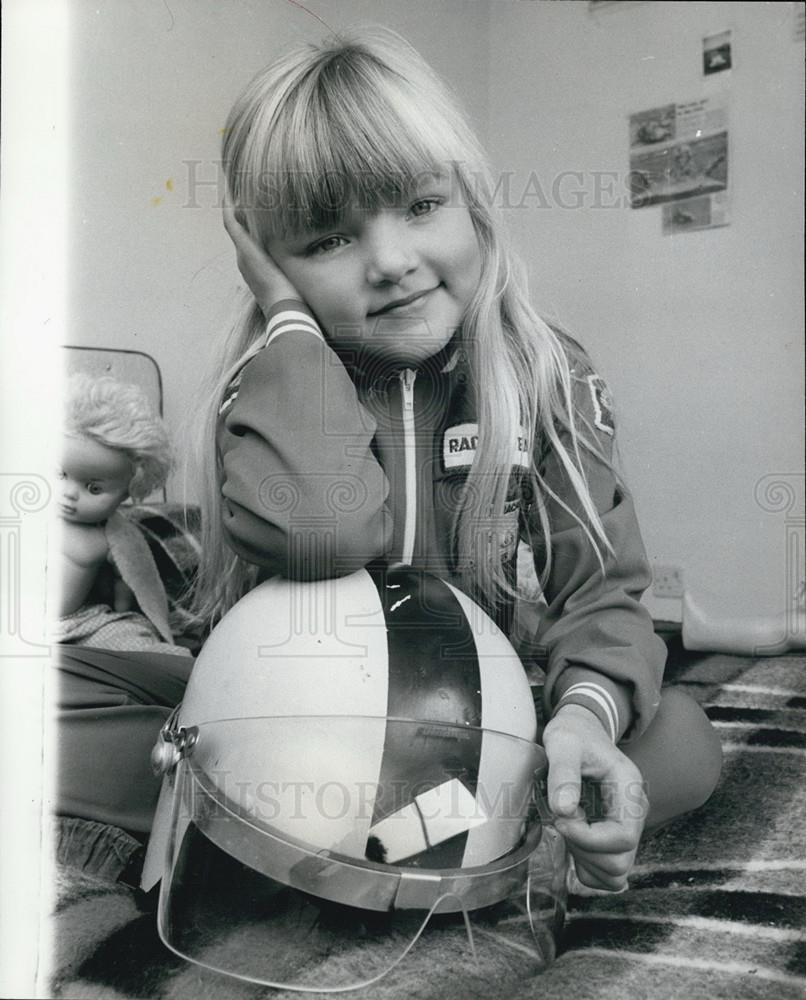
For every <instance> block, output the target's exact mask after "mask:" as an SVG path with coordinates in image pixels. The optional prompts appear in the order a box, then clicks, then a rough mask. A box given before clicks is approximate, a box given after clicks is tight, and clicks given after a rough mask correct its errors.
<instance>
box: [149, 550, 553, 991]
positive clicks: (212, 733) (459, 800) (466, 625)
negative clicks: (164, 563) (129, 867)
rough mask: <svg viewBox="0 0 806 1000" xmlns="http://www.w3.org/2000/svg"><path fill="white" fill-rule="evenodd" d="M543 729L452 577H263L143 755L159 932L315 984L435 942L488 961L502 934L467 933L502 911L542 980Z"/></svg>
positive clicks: (275, 980)
mask: <svg viewBox="0 0 806 1000" xmlns="http://www.w3.org/2000/svg"><path fill="white" fill-rule="evenodd" d="M536 736H537V721H536V714H535V709H534V702H533V698H532V693H531V688H530V686H529V682H528V679H527V677H526V674H525V671H524V668H523V666H522V664H521V661H520V659H519V658H518V656H517V654H516V653H515V651H514V649H513V648H512V646H511V644H510V643H509V641H508V639H507V638H506V636H505V635H504V634H503V633H502V632H501V631H500V630H499V629H498V628H497V627H496V625H495V624H494V622H493V621H492V619H491V618H490V617H489V616H488V615H487V614H486V613H485V612H484V611H483V610H482V609H481V608H480V607H479V606H478V605H477V604H476V603H475V602H474V601H472V600H471V599H470V598H469V597H467V596H466V595H465V594H463V593H462V592H461V591H459V590H458V589H457V588H455V587H454V586H452V585H451V584H449V583H447V582H445V581H443V580H441V579H439V578H438V577H436V576H433V575H431V574H428V573H424V572H421V571H419V570H415V569H412V568H410V567H396V568H392V569H389V568H386V567H381V568H377V569H376V568H373V569H371V570H370V569H363V570H360V571H359V572H356V573H354V574H352V575H350V576H346V577H342V578H338V579H335V580H327V581H314V582H304V581H289V580H281V579H279V578H278V579H274V580H270V581H267V582H265V583H263V584H261V585H259V586H258V587H256V588H255V589H254V590H252V591H251V592H250V593H249V594H248V595H247V596H246V597H244V598H243V599H242V600H241V601H240V602H239V603H238V604H237V605H236V606H235V607H234V608H233V609H232V610H231V611H230V612H229V613H228V614H227V615H226V616H225V617H224V618H223V619H222V620H221V622H220V623H219V624H218V626H217V627H216V628H215V629H214V630H213V632H212V633H211V635H210V637H209V638H208V640H207V641H206V643H205V645H204V647H203V649H202V651H201V653H200V654H199V657H198V658H197V660H196V663H195V665H194V668H193V671H192V674H191V677H190V680H189V683H188V686H187V690H186V693H185V697H184V699H183V702H182V704H181V705H180V706H179V707H178V708H177V709H176V710H175V712H174V713H173V715H172V717H171V718H170V719H169V720H168V722H167V723H166V725H165V726H164V728H163V730H162V732H161V734H160V739H159V741H158V743H157V746H156V747H155V750H154V754H153V759H154V763H155V767H156V769H157V770H159V771H161V772H162V773H164V779H163V788H162V793H161V796H160V803H159V806H158V810H157V816H156V819H155V823H154V829H153V832H152V837H151V842H150V845H149V854H148V858H147V861H146V872H145V875H144V887H145V888H148V887H149V884H148V883H149V881H151V882H153V880H154V879H156V878H161V883H162V884H161V887H160V902H159V907H158V926H159V932H160V935H161V937H162V939H163V941H164V942H165V944H166V945H168V947H170V948H171V949H173V950H174V951H176V952H177V953H178V954H180V955H181V956H183V957H184V958H186V959H188V960H190V961H193V962H196V963H198V964H200V965H203V966H207V967H208V968H213V969H216V970H217V971H220V972H224V973H227V974H229V975H235V976H237V977H238V978H241V979H245V980H248V981H251V982H257V983H262V984H265V985H270V986H276V987H282V988H286V989H300V990H315V991H321V992H326V991H328V990H343V989H345V988H351V987H358V986H362V985H367V984H369V983H370V982H374V981H375V980H376V979H378V978H380V976H381V975H383V974H385V973H386V972H387V971H388V970H389V969H390V968H391V967H392V966H394V965H395V964H397V962H399V961H400V960H401V959H402V958H403V956H404V955H405V954H407V953H408V951H409V950H410V949H411V948H412V947H413V944H414V942H415V941H417V940H418V939H419V940H420V941H421V944H420V945H419V947H423V946H424V944H423V942H425V941H427V940H433V935H434V934H438V935H440V936H444V935H448V936H449V937H450V935H454V936H455V937H456V940H457V954H459V953H461V952H462V950H463V949H466V948H470V950H471V953H472V954H473V955H475V957H476V960H477V961H480V962H482V963H483V959H484V954H483V952H484V946H483V943H484V942H489V940H491V939H495V940H497V938H496V937H495V935H492V938H491V937H490V935H485V934H484V933H479V931H480V929H481V928H482V925H484V924H485V922H486V923H487V924H488V925H489V924H490V923H491V922H492V923H494V924H495V925H496V926H498V925H499V923H500V921H501V919H502V914H504V913H506V919H505V925H506V928H507V931H506V933H507V935H509V936H510V937H511V938H512V942H511V943H514V946H515V950H516V951H517V953H518V955H519V956H520V957H521V959H523V960H524V961H525V962H526V963H527V964H528V965H530V966H531V967H532V968H533V969H535V970H537V971H540V970H541V969H543V968H545V966H546V965H547V964H548V962H550V960H551V958H552V957H553V953H554V948H555V940H556V933H557V931H558V928H559V927H560V926H561V924H562V915H563V912H564V895H563V894H564V886H565V850H564V844H563V842H562V838H561V837H560V836H559V834H558V833H557V832H556V830H554V829H553V827H552V826H551V824H550V817H549V815H548V811H547V809H546V807H545V800H544V797H543V790H542V787H541V784H542V781H543V779H544V776H545V770H546V760H545V754H544V752H543V750H542V748H541V747H540V746H539V745H538V743H537V742H536ZM429 923H430V924H431V925H433V926H432V927H429V928H428V933H426V934H424V933H423V931H424V930H425V928H426V925H428V924H429ZM368 934H369V936H370V940H371V943H372V947H369V948H368V946H367V935H368ZM244 941H246V942H252V943H255V942H257V941H259V942H260V946H255V947H248V946H245V945H244ZM357 942H360V947H359V946H357V944H356V943H357ZM480 943H482V944H481V945H480Z"/></svg>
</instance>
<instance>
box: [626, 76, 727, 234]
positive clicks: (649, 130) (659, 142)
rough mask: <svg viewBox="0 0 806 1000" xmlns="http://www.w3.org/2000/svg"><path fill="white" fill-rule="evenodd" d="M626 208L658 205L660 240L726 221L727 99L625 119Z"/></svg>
mask: <svg viewBox="0 0 806 1000" xmlns="http://www.w3.org/2000/svg"><path fill="white" fill-rule="evenodd" d="M629 133H630V205H631V207H632V208H648V207H650V206H652V205H661V206H662V231H663V233H664V235H670V234H673V233H681V232H688V231H693V230H699V229H710V228H712V227H715V226H725V225H727V224H728V223H729V222H730V204H729V191H728V99H727V95H726V94H718V95H714V96H713V97H703V98H700V99H699V100H695V101H688V102H686V103H674V104H666V105H663V106H662V107H657V108H650V109H647V110H646V111H638V112H636V113H635V114H632V115H630V116H629Z"/></svg>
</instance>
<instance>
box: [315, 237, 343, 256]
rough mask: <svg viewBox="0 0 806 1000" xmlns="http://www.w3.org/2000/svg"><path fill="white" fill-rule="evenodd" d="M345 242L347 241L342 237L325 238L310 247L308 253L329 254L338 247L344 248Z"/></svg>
mask: <svg viewBox="0 0 806 1000" xmlns="http://www.w3.org/2000/svg"><path fill="white" fill-rule="evenodd" d="M346 242H347V240H346V239H345V238H344V237H343V236H326V237H325V238H324V239H323V240H319V242H318V243H314V244H313V245H312V246H310V247H309V248H308V253H309V254H312V255H313V254H318V253H329V252H330V251H331V250H337V249H338V248H339V247H340V246H344V244H345V243H346Z"/></svg>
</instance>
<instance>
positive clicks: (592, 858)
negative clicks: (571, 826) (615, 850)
mask: <svg viewBox="0 0 806 1000" xmlns="http://www.w3.org/2000/svg"><path fill="white" fill-rule="evenodd" d="M571 853H572V854H573V856H574V861H575V863H576V864H584V865H585V866H586V868H588V869H590V871H593V872H596V874H597V875H598V876H600V877H601V878H605V877H606V878H626V877H627V876H628V875H629V874H630V872H631V871H632V869H633V865H634V864H635V851H625V852H624V853H623V854H591V853H590V851H584V850H579V849H578V848H576V847H575V848H573V849H572V850H571Z"/></svg>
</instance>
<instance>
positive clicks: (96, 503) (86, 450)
mask: <svg viewBox="0 0 806 1000" xmlns="http://www.w3.org/2000/svg"><path fill="white" fill-rule="evenodd" d="M65 409H66V412H65V422H64V444H63V448H62V458H61V463H60V470H59V478H60V480H61V482H62V492H61V499H60V504H59V506H60V513H61V515H62V517H64V518H65V519H66V520H69V521H74V522H76V523H79V524H97V523H100V522H101V521H105V520H106V519H107V518H108V517H109V516H110V514H112V513H113V512H114V511H115V510H116V509H117V507H118V506H119V505H120V504H121V503H122V502H123V501H124V500H125V499H127V498H128V497H131V498H132V499H133V500H142V499H144V498H145V497H147V496H148V495H149V494H150V493H151V492H152V491H153V490H155V489H157V488H158V487H159V486H161V485H162V484H163V483H164V482H165V479H166V478H167V476H168V473H169V471H170V469H171V464H172V459H171V446H170V442H169V440H168V433H167V431H166V429H165V425H164V424H163V422H162V420H161V419H160V418H159V417H158V416H157V415H156V414H155V413H154V411H153V409H152V407H151V405H150V404H149V401H148V399H147V398H146V396H145V395H144V394H143V392H141V390H140V389H138V388H137V387H136V386H133V385H126V384H124V383H121V382H118V381H116V380H115V379H113V378H110V377H108V376H103V377H100V378H93V377H91V376H88V375H74V376H73V377H72V378H71V379H70V380H69V383H68V387H67V393H66V408H65Z"/></svg>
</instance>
